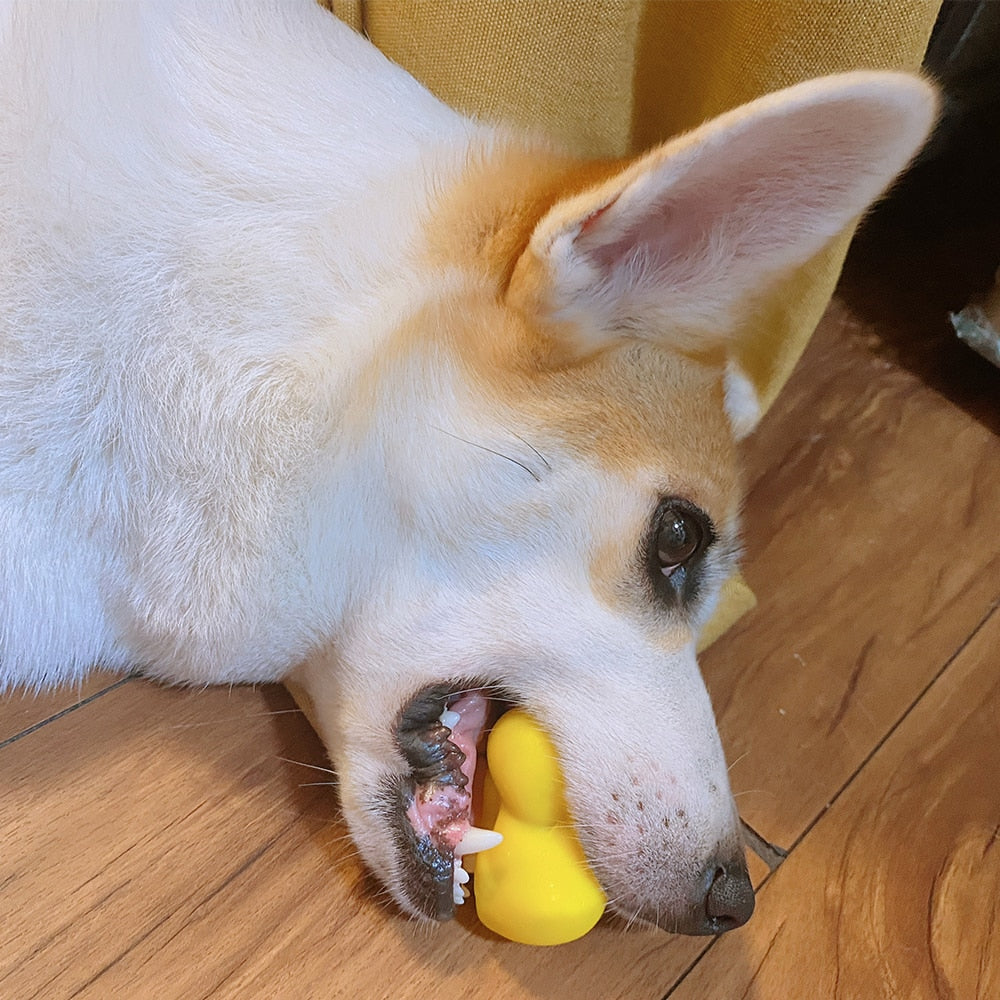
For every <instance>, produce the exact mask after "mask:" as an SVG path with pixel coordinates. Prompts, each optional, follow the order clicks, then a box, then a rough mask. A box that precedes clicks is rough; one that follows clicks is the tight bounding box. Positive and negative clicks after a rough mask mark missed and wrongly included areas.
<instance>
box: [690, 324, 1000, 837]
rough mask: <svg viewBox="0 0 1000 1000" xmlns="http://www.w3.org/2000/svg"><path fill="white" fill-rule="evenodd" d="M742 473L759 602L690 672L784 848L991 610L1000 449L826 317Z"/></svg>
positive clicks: (741, 783) (750, 809)
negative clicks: (701, 674)
mask: <svg viewBox="0 0 1000 1000" xmlns="http://www.w3.org/2000/svg"><path fill="white" fill-rule="evenodd" d="M998 374H1000V373H998ZM998 393H1000V380H998ZM804 428H805V429H807V430H806V432H805V433H803V429H804ZM747 458H748V464H749V467H750V476H751V482H752V486H751V490H750V496H749V500H748V504H747V512H746V517H745V521H746V535H747V540H748V553H747V559H746V576H747V578H748V580H749V582H750V584H751V586H752V587H753V588H754V590H755V592H756V593H757V595H758V599H759V603H758V607H757V608H756V609H755V610H754V611H752V612H751V613H750V614H749V615H748V616H747V617H746V618H745V619H744V621H743V622H742V623H741V624H739V625H738V626H737V627H736V629H735V630H733V631H732V632H731V633H730V634H728V635H727V636H725V637H723V639H722V640H721V641H720V642H719V643H717V644H716V645H715V646H713V647H712V648H711V649H710V650H708V651H707V653H706V655H705V656H704V657H703V667H704V671H705V674H706V678H707V680H708V683H709V687H710V689H711V691H712V694H713V700H714V703H715V706H716V711H717V714H718V717H719V721H720V729H721V731H722V733H723V737H724V742H725V744H726V747H727V750H728V753H729V756H730V759H731V760H733V761H734V762H735V763H734V765H733V768H732V773H731V777H732V782H733V786H734V790H735V791H736V792H737V793H738V794H739V800H738V801H739V803H740V809H741V811H742V812H743V814H744V816H745V817H746V818H747V820H748V821H749V822H750V823H751V825H753V826H754V827H755V828H756V829H757V830H758V831H759V832H760V833H762V834H764V835H765V836H767V837H769V839H771V840H774V841H776V842H778V843H780V844H784V845H786V846H787V845H789V844H791V843H793V842H794V841H795V840H796V838H797V837H798V836H800V835H801V833H802V831H803V830H804V829H805V828H806V827H807V826H808V824H809V823H810V822H811V821H812V819H813V818H814V817H815V816H816V815H817V814H818V813H819V812H821V811H822V809H823V808H824V807H825V805H826V803H827V802H829V801H830V799H831V798H832V797H833V796H834V795H835V794H836V793H837V791H838V790H839V789H840V788H841V787H842V786H843V785H844V783H845V782H847V781H848V780H850V778H851V776H852V775H853V774H854V773H855V771H856V770H857V768H858V767H859V766H860V764H861V763H862V762H863V761H864V759H865V757H866V756H867V754H868V752H869V750H870V748H871V746H872V745H873V744H874V743H876V742H877V741H878V740H879V738H880V737H881V735H882V734H883V733H884V732H885V731H887V729H889V728H890V727H891V726H892V725H893V724H894V723H895V722H896V720H898V719H899V718H900V716H901V715H902V714H903V713H904V712H905V711H906V710H907V708H908V707H909V706H910V705H911V704H912V702H913V701H914V699H915V698H916V697H918V696H919V694H920V692H921V691H922V690H923V689H924V688H925V687H926V685H927V684H928V682H929V681H930V680H931V678H932V677H933V676H934V675H935V674H936V672H937V671H938V670H939V669H940V667H941V664H942V663H944V662H945V661H946V660H947V659H948V658H949V657H950V656H951V654H952V653H953V652H954V651H955V650H956V649H958V648H959V646H960V645H961V644H962V642H963V641H964V640H965V638H966V637H967V636H968V635H969V633H970V632H971V631H972V630H973V629H974V628H975V627H976V626H977V624H978V623H979V622H980V621H981V620H982V619H983V617H984V616H985V615H986V613H987V612H988V611H989V609H990V607H991V606H992V605H993V603H994V602H995V601H996V600H997V598H998V596H1000V583H998V580H1000V544H998V542H997V540H998V539H1000V502H998V498H1000V440H998V438H997V437H996V435H995V434H994V433H993V432H992V431H991V430H990V428H988V427H986V426H984V425H982V424H980V423H978V422H976V421H974V420H970V419H969V417H968V415H967V414H966V413H964V412H963V411H962V410H961V409H959V408H958V407H956V406H954V405H953V404H951V403H949V401H948V400H947V399H945V398H943V397H941V396H940V395H938V394H937V393H935V392H932V391H931V390H929V389H928V388H926V387H925V386H923V385H922V384H921V383H920V381H919V380H918V379H917V377H915V376H914V375H913V374H912V373H910V372H908V371H906V370H904V369H900V368H896V367H894V366H891V365H889V364H887V363H886V362H885V361H884V360H883V359H882V358H880V357H879V356H878V355H877V354H875V353H873V352H872V351H871V350H870V348H869V345H868V343H867V341H866V338H865V337H864V336H863V335H862V333H861V331H860V329H859V326H858V324H857V322H856V320H855V319H854V318H853V317H852V316H851V315H850V314H848V313H847V312H846V311H845V310H844V308H843V306H842V305H839V304H835V305H834V306H833V307H832V308H831V310H830V311H829V312H828V314H827V317H826V318H825V320H824V322H823V324H822V326H821V328H820V330H819V331H818V332H817V334H816V337H815V339H814V342H813V344H812V345H811V346H810V349H809V351H808V352H807V355H806V357H805V358H804V359H803V363H802V364H801V366H800V368H799V370H798V371H797V372H796V374H795V376H794V377H793V379H792V381H791V382H790V384H789V385H788V387H787V389H786V393H785V395H784V396H783V397H782V399H781V401H780V404H779V407H778V408H777V410H776V411H774V412H773V413H772V414H770V415H769V417H768V418H767V419H766V420H765V422H764V424H763V425H762V427H761V429H760V433H759V434H758V435H757V437H756V438H755V439H754V440H753V442H752V443H751V445H750V446H749V448H748V456H747Z"/></svg>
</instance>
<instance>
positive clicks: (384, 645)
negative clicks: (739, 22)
mask: <svg viewBox="0 0 1000 1000" xmlns="http://www.w3.org/2000/svg"><path fill="white" fill-rule="evenodd" d="M934 105H935V101H934V96H933V93H932V91H931V88H930V87H929V86H928V85H927V84H925V83H924V82H922V81H920V80H918V79H916V78H913V77H909V76H905V75H897V74H880V73H859V74H850V75H845V76H840V77H833V78H829V79H825V80H819V81H816V82H813V83H808V84H805V85H801V86H797V87H794V88H791V89H790V90H787V91H784V92H782V93H779V94H775V95H772V96H770V97H766V98H764V99H762V100H759V101H757V102H755V103H753V104H751V105H748V106H747V107H744V108H741V109H740V110H737V111H734V112H732V113H729V114H726V115H724V116H723V117H721V118H719V119H717V120H716V121H714V122H711V123H709V124H707V125H705V126H704V127H702V128H700V129H698V130H697V131H695V132H694V133H692V134H690V135H687V136H684V137H682V138H680V139H678V140H676V141H674V142H671V143H669V144H667V145H666V146H664V147H662V148H659V149H656V150H653V151H652V152H650V153H648V154H646V155H644V156H641V157H639V158H638V159H636V160H634V161H633V162H630V163H627V164H622V163H597V164H584V163H580V162H577V161H575V160H573V159H571V158H569V157H567V156H565V155H562V154H560V153H559V152H557V151H555V150H553V149H552V148H550V147H549V146H548V145H546V144H544V143H543V142H540V141H538V140H537V139H534V138H526V137H524V136H521V135H517V134H513V133H511V132H509V131H506V130H502V129H499V130H498V129H495V128H489V127H486V126H485V125H482V124H478V123H475V122H472V121H470V120H468V119H466V118H463V117H461V116H460V115H458V114H456V113H454V112H453V111H451V110H449V109H448V108H447V107H444V106H443V105H442V104H440V103H439V102H438V101H437V100H436V99H435V98H433V97H432V96H431V95H430V94H429V93H427V92H426V91H425V90H424V89H423V88H421V87H420V86H419V85H418V84H417V83H416V82H415V81H414V80H413V79H411V78H410V77H409V76H408V75H407V74H405V73H404V72H402V71H401V70H400V69H398V68H397V67H395V66H393V65H392V64H390V63H389V62H388V61H386V59H385V58H384V57H382V56H381V55H380V54H379V53H378V52H377V51H376V50H375V49H373V48H372V47H371V46H370V45H369V44H368V43H367V42H365V41H364V40H363V39H362V38H360V37H358V36H357V35H355V34H354V33H353V32H352V31H350V30H349V29H348V28H346V27H345V26H343V25H341V24H340V23H339V22H337V21H336V20H335V19H334V18H333V17H332V16H330V15H329V14H328V13H326V12H325V11H323V10H322V9H320V8H319V7H317V6H314V4H313V3H312V2H311V0H294V2H293V0H260V2H256V3H253V2H230V0H211V2H208V0H190V2H186V0H176V2H174V0H160V2H152V0H151V2H148V3H146V2H132V3H84V2H64V3H58V2H54V0H49V2H45V3H38V2H32V0H27V2H24V3H20V2H18V0H14V2H13V3H11V2H9V0H7V2H4V3H3V5H2V6H0V421H2V430H0V688H6V689H11V688H14V687H22V686H23V687H27V688H38V687H41V686H43V685H44V686H47V685H53V684H59V683H64V682H67V681H74V680H77V679H78V678H79V677H80V676H81V675H82V674H83V673H84V672H85V671H87V670H88V669H89V668H90V667H91V666H93V665H95V664H99V665H101V666H103V667H105V668H115V669H121V670H130V669H133V668H139V669H141V670H142V671H143V672H144V673H146V674H147V675H149V676H151V677H157V678H162V679H164V680H167V681H173V682H179V683H186V684H213V683H234V682H237V683H238V682H257V681H275V680H279V679H281V678H285V677H292V678H294V680H295V681H297V683H299V684H300V685H301V686H302V687H303V688H304V689H305V691H306V692H307V693H308V695H309V696H310V697H311V699H312V701H313V704H314V706H315V710H316V715H317V724H318V726H319V728H320V730H321V735H322V736H323V739H324V740H325V742H326V745H327V747H328V750H329V753H330V756H331V758H332V761H333V763H334V765H335V767H336V768H337V771H338V774H339V776H340V782H341V795H342V799H343V807H344V811H345V814H346V817H347V820H348V823H349V824H350V828H351V831H352V833H353V836H354V838H355V839H356V841H357V844H358V846H359V848H360V849H361V851H362V853H363V854H364V856H365V858H366V859H367V861H368V863H369V864H370V865H371V866H372V868H373V869H374V870H375V871H376V872H377V873H378V875H379V876H380V877H381V878H382V879H383V880H384V881H385V882H386V883H387V885H388V886H389V888H390V889H391V891H392V893H393V894H394V896H395V898H396V899H397V900H398V901H399V903H400V905H401V906H402V907H404V908H405V909H406V910H407V911H408V912H410V913H411V914H417V915H421V916H426V917H431V918H437V919H445V918H447V917H449V916H451V915H452V913H453V908H454V902H453V898H454V887H453V879H454V878H455V873H456V871H457V865H456V861H455V859H456V855H457V856H459V857H460V856H461V855H462V854H463V853H466V852H467V850H468V849H471V847H473V846H474V843H473V842H474V841H475V834H474V833H473V834H471V835H467V831H468V830H469V826H470V822H471V821H472V816H473V803H472V801H471V799H472V796H471V789H472V787H473V784H472V782H471V781H470V780H469V779H470V777H471V768H472V761H473V760H474V756H475V746H476V742H477V740H478V739H479V735H480V732H481V730H482V728H483V726H484V725H488V724H489V719H490V713H491V711H496V710H497V709H495V708H491V705H493V704H500V705H502V704H509V703H512V702H516V703H520V704H523V705H524V706H526V707H527V708H528V709H529V710H530V711H531V712H532V713H533V714H534V715H535V716H536V717H537V718H538V719H540V720H541V722H542V723H543V724H544V726H545V727H546V728H547V729H548V731H549V732H550V733H551V735H552V738H553V740H554V742H555V744H556V746H557V747H558V750H559V754H560V757H561V760H562V764H563V767H564V771H565V775H566V782H567V794H568V797H569V801H570V806H571V809H572V812H573V814H574V816H575V818H576V820H577V822H578V824H579V831H580V836H581V838H582V842H583V845H584V848H585V850H586V853H587V855H588V857H589V859H590V862H591V864H592V865H593V868H594V870H595V872H596V874H597V876H598V878H599V880H600V881H601V883H602V884H603V886H604V888H605V890H606V891H607V894H608V895H609V897H610V899H611V900H612V905H613V907H614V908H615V909H616V910H617V911H619V912H621V913H623V914H626V915H627V916H629V917H638V918H641V919H646V920H650V921H655V922H656V923H658V924H660V925H661V926H664V927H667V928H670V929H672V930H679V931H686V932H691V933H714V932H717V931H720V930H725V929H726V928H728V927H731V926H735V925H737V924H739V923H742V922H743V921H744V920H745V919H746V918H747V917H748V916H749V915H750V912H751V911H752V908H753V892H752V889H751V887H750V883H749V880H748V878H747V875H746V869H745V867H744V861H743V853H742V847H741V837H740V828H739V823H738V819H737V815H736V811H735V809H734V806H733V803H732V799H731V796H730V792H729V787H728V781H727V774H726V765H725V761H724V758H723V754H722V750H721V748H720V745H719V739H718V736H717V733H716V729H715V724H714V721H713V717H712V711H711V708H710V705H709V700H708V697H707V695H706V691H705V688H704V686H703V683H702V680H701V678H700V676H699V673H698V668H697V665H696V662H695V655H694V643H695V637H696V634H697V632H698V628H699V626H700V624H701V623H702V622H703V621H704V620H705V618H706V616H707V615H708V614H709V613H710V611H711V609H712V607H713V602H714V601H715V599H716V595H717V591H718V587H719V584H720V582H721V581H722V580H723V579H724V578H725V577H726V576H727V574H729V573H730V572H731V571H732V570H733V566H734V560H735V558H736V552H737V548H738V545H737V514H738V510H739V506H740V495H739V486H738V477H737V474H736V472H735V463H734V438H736V437H737V436H739V435H740V434H742V433H744V432H745V431H746V430H747V429H748V428H749V426H751V424H752V422H753V405H752V404H753V400H752V398H749V396H748V393H747V391H746V390H747V386H748V382H747V380H746V379H745V378H744V377H742V376H741V375H740V373H739V372H738V370H737V369H736V368H734V366H733V365H732V364H731V363H730V362H729V361H728V357H729V354H730V353H731V348H732V344H733V342H734V339H735V338H736V337H738V335H739V334H738V331H739V327H740V316H741V313H743V312H744V311H745V310H747V309H748V308H750V307H751V306H752V304H753V300H754V298H755V296H756V295H757V294H758V293H759V291H760V290H761V289H763V288H766V287H767V286H768V285H769V284H770V283H771V282H773V281H774V280H775V279H776V278H778V277H780V276H781V275H782V274H784V273H786V272H788V271H789V270H790V269H793V268H795V267H797V266H799V265H800V264H802V263H803V262H804V261H806V260H807V259H808V258H809V257H811V256H812V255H813V254H815V253H816V252H817V251H819V250H820V249H821V248H822V247H823V246H824V245H825V244H826V243H827V242H828V241H829V240H830V239H831V238H832V237H833V236H834V235H835V234H836V233H838V232H839V231H840V230H842V229H843V228H844V227H845V226H846V225H847V224H848V223H849V222H850V221H851V220H852V219H853V218H854V217H856V216H858V215H859V214H860V213H862V212H863V211H864V210H865V209H866V207H867V206H868V205H869V204H870V203H871V202H872V200H873V199H875V198H876V197H877V196H878V195H879V194H880V192H882V190H883V189H884V188H885V187H886V185H887V184H888V183H889V182H890V181H891V179H892V178H893V177H894V176H895V175H896V174H897V172H898V171H900V170H901V169H902V168H903V167H904V165H905V164H906V163H907V161H908V160H909V159H910V157H911V156H912V155H913V153H914V151H915V150H916V149H917V148H918V146H919V145H920V143H921V142H922V141H923V139H924V137H925V136H926V134H927V132H928V129H929V128H930V125H931V121H932V118H933V116H934ZM488 695H495V696H496V697H495V698H493V699H489V698H488ZM463 756H464V758H465V759H464V760H463ZM463 838H465V842H464V843H463Z"/></svg>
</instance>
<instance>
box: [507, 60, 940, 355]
mask: <svg viewBox="0 0 1000 1000" xmlns="http://www.w3.org/2000/svg"><path fill="white" fill-rule="evenodd" d="M935 110H936V97H935V92H934V90H933V88H932V87H931V86H930V85H929V84H928V83H926V82H924V81H923V80H921V79H919V78H917V77H914V76H910V75H906V74H901V73H874V72H873V73H849V74H844V75H841V76H834V77H827V78H825V79H821V80H815V81H811V82H809V83H805V84H800V85H798V86H795V87H791V88H789V89H787V90H784V91H780V92H778V93H776V94H771V95H769V96H767V97H764V98H761V99H760V100H757V101H754V102H753V103H751V104H748V105H746V106H744V107H742V108H738V109H736V110H735V111H731V112H728V113H727V114H724V115H722V116H721V117H719V118H717V119H715V120H714V121H711V122H709V123H708V124H706V125H703V126H701V127H700V128H698V129H696V130H695V131H693V132H691V133H689V134H687V135H685V136H682V137H680V138H679V139H676V140H673V141H671V142H669V143H667V144H666V145H664V146H661V147H659V148H658V149H655V150H653V151H652V152H650V153H648V154H646V155H644V156H642V157H640V158H639V159H637V160H635V161H634V162H632V163H631V164H629V165H627V166H625V167H624V168H623V169H622V170H620V171H619V172H617V173H616V174H614V175H613V176H611V177H610V178H609V179H608V180H605V181H603V182H601V183H599V184H597V185H596V186H593V187H591V188H589V189H587V190H585V191H584V192H583V193H580V194H576V195H573V196H571V197H568V198H565V199H563V200H562V201H560V202H557V203H556V204H555V205H554V207H552V208H551V209H549V210H548V212H547V213H546V214H545V215H544V216H543V217H542V218H541V220H540V221H539V222H538V224H537V226H536V227H535V229H534V232H533V233H532V236H531V239H530V241H529V244H528V246H527V249H526V250H525V251H524V252H523V254H522V255H521V257H520V259H519V260H518V262H517V264H516V266H515V268H514V271H513V274H512V278H511V282H510V286H509V292H508V295H509V299H508V301H509V302H511V304H513V305H515V307H517V308H519V309H520V310H522V311H523V312H525V313H527V314H529V315H530V316H531V317H532V319H533V320H534V321H535V322H536V323H539V324H540V326H541V328H542V329H543V330H544V331H545V332H546V335H547V338H548V340H549V345H548V353H549V355H550V357H551V358H552V360H554V361H555V360H559V361H562V362H567V361H572V360H576V359H580V358H583V357H586V356H587V355H589V354H590V353H592V352H595V351H598V350H601V349H602V348H604V347H606V346H608V345H609V344H613V343H615V342H617V341H620V340H623V339H628V338H635V337H640V338H647V339H662V340H663V341H664V342H669V343H672V344H675V345H676V346H677V347H679V348H681V349H690V350H702V349H705V348H709V347H712V346H713V345H716V346H717V345H719V344H720V343H723V342H724V341H725V340H726V339H727V338H728V337H730V336H731V335H732V331H733V330H734V328H735V326H736V323H735V320H736V315H737V314H738V311H739V310H740V308H741V306H745V305H746V304H747V303H748V301H749V300H751V299H752V298H753V297H754V296H755V295H756V294H758V293H760V292H761V291H762V290H764V289H766V287H767V285H768V283H769V282H770V281H771V280H773V279H774V278H776V277H777V276H779V275H781V274H783V273H786V272H787V271H789V270H790V269H792V268H795V267H797V266H799V265H800V264H802V263H804V262H805V261H806V260H808V259H809V258H810V257H811V256H812V255H814V254H815V253H817V252H818V251H819V250H820V249H822V247H823V246H824V245H825V244H826V243H827V242H828V241H829V240H831V239H832V238H833V237H834V236H835V235H836V234H837V233H839V232H840V231H842V230H843V229H844V228H845V227H846V226H847V225H848V224H849V223H850V222H851V221H852V220H854V219H855V218H856V217H857V216H859V215H860V214H861V213H862V212H864V211H865V209H866V208H867V207H868V206H869V205H870V204H871V203H872V202H873V201H874V200H875V199H876V198H877V197H878V196H879V195H880V194H881V193H882V191H883V190H884V189H885V188H886V186H887V185H888V184H889V183H890V181H892V179H893V178H894V177H895V176H896V174H897V173H899V171H901V170H902V169H903V167H905V166H906V164H907V163H908V162H909V160H910V159H911V157H912V156H913V155H914V153H915V152H916V151H917V149H918V148H919V147H920V145H921V144H922V143H923V141H924V140H925V138H926V137H927V134H928V131H929V130H930V128H931V126H932V124H933V120H934V117H935Z"/></svg>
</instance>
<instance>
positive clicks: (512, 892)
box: [475, 709, 606, 945]
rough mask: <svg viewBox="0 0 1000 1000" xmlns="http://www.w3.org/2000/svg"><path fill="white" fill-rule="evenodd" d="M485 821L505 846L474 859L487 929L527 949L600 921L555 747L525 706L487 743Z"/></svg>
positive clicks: (597, 891)
mask: <svg viewBox="0 0 1000 1000" xmlns="http://www.w3.org/2000/svg"><path fill="white" fill-rule="evenodd" d="M486 757H487V764H488V772H487V777H486V782H485V787H484V789H483V801H484V807H485V808H484V812H485V815H484V817H483V819H484V820H485V821H486V822H487V823H488V822H489V820H490V819H492V818H493V817H494V816H495V819H493V822H492V824H491V825H492V826H493V829H495V830H496V831H497V832H498V833H502V834H503V842H502V843H500V844H499V845H498V846H496V847H493V848H490V850H488V851H483V852H482V853H481V854H479V855H477V856H476V862H475V900H476V913H477V914H478V916H479V919H480V920H481V921H482V923H483V924H485V925H486V926H487V927H488V928H489V929H490V930H492V931H494V932H495V933H497V934H500V935H501V936H502V937H505V938H509V939H510V940H511V941H518V942H520V943H522V944H537V945H549V944H564V943H565V942H567V941H573V940H575V939H576V938H578V937H582V936H583V935H584V934H586V933H587V931H589V930H590V929H591V928H592V927H593V926H594V924H596V923H597V921H598V920H599V919H600V916H601V914H602V913H603V912H604V904H605V902H606V897H605V895H604V892H603V891H602V890H601V887H600V885H598V883H597V879H596V878H594V874H593V872H592V871H591V870H590V867H589V866H588V864H587V860H586V858H585V856H584V853H583V849H582V848H581V846H580V842H579V840H577V837H576V832H575V831H574V829H573V822H572V820H571V819H570V816H569V811H568V809H567V807H566V799H565V796H564V793H563V779H562V773H561V771H560V770H559V762H558V758H557V756H556V752H555V748H554V747H553V746H552V743H551V741H550V740H549V738H548V736H547V735H546V733H545V732H544V731H543V730H542V729H541V727H540V726H539V725H538V723H537V722H535V720H534V719H533V718H532V717H531V716H530V715H528V713H527V712H524V711H523V710H521V709H513V710H511V711H509V712H507V713H506V714H505V715H504V716H502V717H501V719H500V721H499V722H498V723H497V724H496V726H495V727H494V729H493V732H492V733H491V734H490V736H489V740H488V742H487V744H486Z"/></svg>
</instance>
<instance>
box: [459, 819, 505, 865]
mask: <svg viewBox="0 0 1000 1000" xmlns="http://www.w3.org/2000/svg"><path fill="white" fill-rule="evenodd" d="M502 840H503V834H502V833H497V832H496V830H483V829H482V828H481V827H478V826H470V827H469V829H468V830H466V831H465V836H464V837H463V838H462V839H461V840H460V841H459V842H458V844H457V845H456V847H455V857H456V858H462V857H465V855H466V854H478V853H479V851H488V850H489V849H490V848H491V847H496V846H497V844H499V843H500V842H501V841H502Z"/></svg>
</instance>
